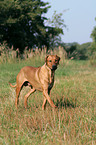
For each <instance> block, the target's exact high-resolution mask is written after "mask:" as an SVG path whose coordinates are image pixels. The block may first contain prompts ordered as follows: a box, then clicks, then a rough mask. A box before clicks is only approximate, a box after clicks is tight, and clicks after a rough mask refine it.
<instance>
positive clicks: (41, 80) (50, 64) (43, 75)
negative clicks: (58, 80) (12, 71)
mask: <svg viewBox="0 0 96 145" xmlns="http://www.w3.org/2000/svg"><path fill="white" fill-rule="evenodd" d="M59 61H60V57H59V56H57V55H48V56H47V57H46V58H45V64H44V65H43V66H42V67H37V68H36V67H31V66H25V67H23V68H22V69H21V70H20V72H19V73H18V75H17V79H16V85H14V86H13V85H12V84H11V83H9V84H10V86H11V87H16V100H15V105H16V107H17V104H18V101H19V94H20V90H21V89H22V86H26V85H29V86H31V90H30V91H29V93H28V94H26V95H25V97H24V106H25V108H26V107H27V98H28V97H29V95H30V94H31V93H33V92H35V91H36V90H39V91H42V92H43V95H44V101H43V105H42V109H44V107H45V104H46V101H48V102H49V103H50V105H51V106H52V107H56V106H55V105H54V103H53V101H52V100H51V98H50V97H49V94H50V90H51V89H52V87H53V84H54V72H55V70H56V69H57V65H58V64H59Z"/></svg>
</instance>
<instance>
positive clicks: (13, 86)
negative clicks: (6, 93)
mask: <svg viewBox="0 0 96 145" xmlns="http://www.w3.org/2000/svg"><path fill="white" fill-rule="evenodd" d="M9 85H10V86H11V87H12V88H15V87H16V86H17V84H16V85H12V84H11V83H10V82H9Z"/></svg>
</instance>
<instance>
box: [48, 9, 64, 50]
mask: <svg viewBox="0 0 96 145" xmlns="http://www.w3.org/2000/svg"><path fill="white" fill-rule="evenodd" d="M62 15H63V14H62V13H59V14H57V12H56V11H54V13H53V16H52V19H50V18H49V19H48V21H47V23H48V25H49V26H50V31H49V32H48V36H49V38H48V39H49V41H50V46H51V48H54V47H56V46H59V45H62V44H63V42H62V40H61V35H63V34H64V32H63V28H64V27H66V25H65V24H64V19H62Z"/></svg>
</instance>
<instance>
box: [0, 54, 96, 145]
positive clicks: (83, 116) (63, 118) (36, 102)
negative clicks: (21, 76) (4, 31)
mask: <svg viewBox="0 0 96 145" xmlns="http://www.w3.org/2000/svg"><path fill="white" fill-rule="evenodd" d="M41 55H42V54H41ZM41 55H36V56H32V57H30V58H28V59H27V58H26V59H25V60H23V59H22V60H19V59H18V60H17V61H16V60H15V61H14V60H13V61H12V58H11V61H6V62H5V63H1V64H0V144H1V145H4V144H5V145H31V144H32V145H38V144H39V145H53V144H54V145H95V144H96V65H92V64H91V63H90V61H89V60H86V61H81V60H71V59H70V60H67V59H65V56H64V55H63V53H62V52H61V53H60V54H59V55H60V57H61V61H60V65H59V66H58V69H57V70H56V73H55V83H54V87H53V88H52V91H51V99H52V100H53V102H54V104H55V105H57V106H58V108H57V109H53V108H51V106H50V104H49V103H47V105H46V110H44V111H42V103H43V95H42V93H41V92H39V91H36V92H35V93H34V94H32V95H30V97H29V98H28V108H27V109H25V108H24V95H25V94H26V93H27V92H28V90H29V88H28V87H24V88H23V89H22V91H21V94H20V97H19V99H20V101H19V105H18V109H16V108H15V97H16V95H15V89H14V88H11V87H10V86H9V84H8V82H9V81H10V82H11V83H12V84H15V82H16V76H17V74H18V72H19V71H20V69H21V68H22V67H23V66H26V65H28V66H36V67H37V66H41V65H43V64H44V60H45V55H42V57H41Z"/></svg>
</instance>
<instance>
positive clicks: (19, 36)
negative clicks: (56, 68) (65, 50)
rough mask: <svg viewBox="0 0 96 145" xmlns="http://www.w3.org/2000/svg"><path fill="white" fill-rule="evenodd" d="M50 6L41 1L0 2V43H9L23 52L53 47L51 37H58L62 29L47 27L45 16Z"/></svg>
mask: <svg viewBox="0 0 96 145" xmlns="http://www.w3.org/2000/svg"><path fill="white" fill-rule="evenodd" d="M49 8H50V6H49V5H48V3H45V2H43V1H41V0H11V1H10V0H4V1H0V41H1V42H3V41H7V43H8V44H9V46H12V45H13V46H14V49H17V48H19V50H20V51H21V52H22V51H23V50H24V48H25V47H26V46H28V48H30V47H31V48H32V47H36V46H37V47H39V48H42V46H44V45H45V46H47V48H49V46H50V45H51V41H52V40H51V39H50V35H54V36H58V35H59V34H60V33H62V31H61V29H60V30H59V29H58V30H57V28H55V27H50V26H45V21H46V20H47V18H46V17H44V14H45V13H47V11H48V9H49Z"/></svg>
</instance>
